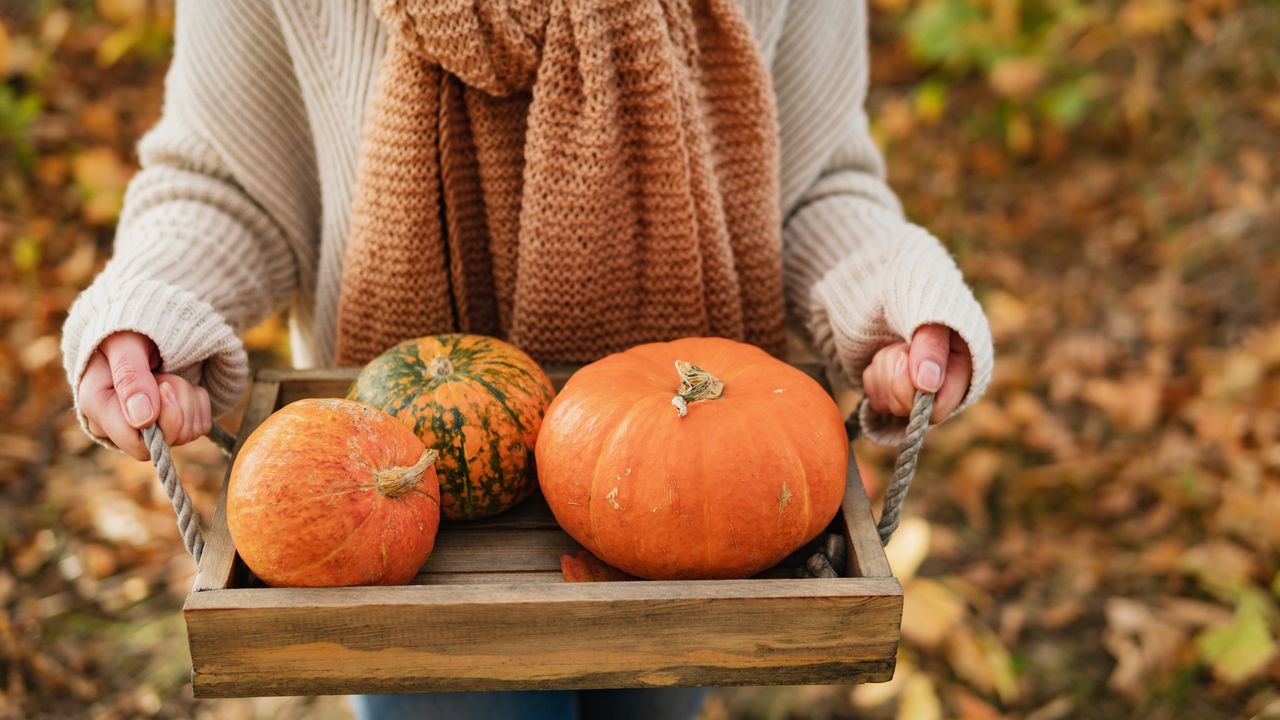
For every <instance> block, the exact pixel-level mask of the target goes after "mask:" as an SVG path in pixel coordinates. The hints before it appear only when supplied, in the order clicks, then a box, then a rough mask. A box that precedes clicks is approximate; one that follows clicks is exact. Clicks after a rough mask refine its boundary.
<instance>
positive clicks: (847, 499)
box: [840, 446, 893, 578]
mask: <svg viewBox="0 0 1280 720" xmlns="http://www.w3.org/2000/svg"><path fill="white" fill-rule="evenodd" d="M840 513H841V514H842V515H844V540H845V543H846V545H847V547H848V548H849V553H848V561H847V562H848V567H847V568H846V569H845V571H846V572H847V573H848V574H849V576H850V577H867V578H871V577H890V576H892V575H893V573H892V572H891V571H890V569H889V558H888V557H886V556H885V554H884V546H883V545H881V544H880V534H879V533H878V532H876V520H875V518H874V517H873V516H872V515H871V502H870V501H869V500H867V490H866V488H864V487H863V486H862V476H860V475H859V474H858V462H857V460H856V459H855V458H854V457H853V450H852V446H851V447H850V450H849V472H848V474H847V475H846V476H845V483H844V500H843V501H842V502H841V504H840Z"/></svg>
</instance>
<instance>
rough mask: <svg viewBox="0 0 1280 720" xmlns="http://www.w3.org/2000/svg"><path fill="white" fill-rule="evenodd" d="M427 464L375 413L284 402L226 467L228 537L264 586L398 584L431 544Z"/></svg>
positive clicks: (433, 509)
mask: <svg viewBox="0 0 1280 720" xmlns="http://www.w3.org/2000/svg"><path fill="white" fill-rule="evenodd" d="M435 458H436V452H435V451H434V450H430V449H428V448H427V447H426V446H424V445H423V444H422V441H421V440H419V439H418V438H417V437H416V436H415V435H414V434H413V431H412V430H410V429H409V428H407V427H405V425H404V423H401V422H400V421H398V420H396V419H395V418H393V417H391V416H390V415H388V414H386V413H384V412H382V411H381V410H378V409H376V408H372V407H369V406H367V405H364V404H361V403H357V402H352V401H350V400H337V399H315V398H312V399H307V400H299V401H297V402H295V403H291V404H289V405H286V406H285V407H283V408H281V409H280V410H278V411H276V412H275V413H274V414H272V415H271V417H269V418H267V419H266V420H265V421H264V422H263V423H262V424H261V425H259V426H258V427H257V429H255V430H254V431H253V433H251V434H250V435H249V437H248V439H246V440H245V443H244V447H242V448H241V449H240V453H239V454H238V455H237V456H236V461H235V464H234V465H233V466H232V468H231V480H230V486H229V488H228V490H227V524H228V525H229V526H230V529H231V540H232V542H233V543H234V544H235V546H236V550H237V551H238V552H239V553H240V557H241V558H243V559H244V561H245V564H246V565H248V566H249V569H250V570H253V572H254V574H256V575H257V576H258V577H259V578H261V579H262V581H263V582H265V583H267V584H268V585H271V586H276V587H303V586H339V585H403V584H405V583H407V582H409V580H411V579H412V578H413V576H414V575H416V574H417V572H418V570H419V569H420V568H421V567H422V565H423V563H425V562H426V561H427V557H428V556H429V555H430V554H431V548H432V546H433V545H434V544H435V537H436V529H437V527H438V526H439V523H440V485H439V481H438V480H437V479H436V471H435V468H434V467H432V465H433V463H434V462H435Z"/></svg>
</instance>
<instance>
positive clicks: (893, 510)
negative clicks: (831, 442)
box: [845, 391, 933, 545]
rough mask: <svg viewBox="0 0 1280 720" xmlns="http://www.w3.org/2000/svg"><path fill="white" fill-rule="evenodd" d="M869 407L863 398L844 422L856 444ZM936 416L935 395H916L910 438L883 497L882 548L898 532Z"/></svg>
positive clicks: (879, 524)
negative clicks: (931, 419)
mask: <svg viewBox="0 0 1280 720" xmlns="http://www.w3.org/2000/svg"><path fill="white" fill-rule="evenodd" d="M866 403H867V400H866V399H865V398H863V400H862V403H861V404H859V405H858V407H857V409H855V410H854V411H853V414H852V415H850V416H849V419H848V420H845V429H847V430H848V431H849V439H850V440H854V439H856V438H857V437H858V436H859V435H861V434H862V426H861V424H860V423H859V422H858V418H859V416H860V414H861V412H862V406H863V405H865V404H866ZM931 415H933V393H924V392H919V391H916V399H915V404H914V405H912V407H911V418H910V419H909V420H908V421H907V436H906V438H905V439H904V440H903V441H902V447H901V449H899V450H898V459H897V460H895V461H894V463H893V478H892V479H891V480H890V481H889V488H888V490H886V491H885V494H884V511H883V512H881V513H880V522H879V523H877V524H876V531H877V532H879V533H880V542H881V544H884V545H888V544H889V538H890V537H892V536H893V531H894V530H897V529H898V524H899V523H900V522H901V521H902V504H903V503H904V502H906V499H907V491H908V490H910V489H911V480H912V478H914V477H915V474H916V461H917V460H918V459H919V457H920V448H921V447H922V446H923V445H924V436H925V433H926V432H928V430H929V417H930V416H931Z"/></svg>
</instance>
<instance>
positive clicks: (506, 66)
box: [63, 0, 993, 717]
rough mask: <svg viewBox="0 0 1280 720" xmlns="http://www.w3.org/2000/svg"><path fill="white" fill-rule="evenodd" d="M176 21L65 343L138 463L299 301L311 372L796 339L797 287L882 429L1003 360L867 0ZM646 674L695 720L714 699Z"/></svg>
mask: <svg viewBox="0 0 1280 720" xmlns="http://www.w3.org/2000/svg"><path fill="white" fill-rule="evenodd" d="M176 18H177V23H176V44H175V55H174V60H173V65H172V68H171V70H170V72H169V75H168V78H167V82H166V97H165V106H164V112H163V117H162V119H161V121H160V122H159V124H158V125H157V126H156V127H155V128H154V129H153V130H152V131H151V132H150V133H149V134H148V135H147V137H146V138H144V140H143V141H142V143H141V145H140V151H139V153H140V156H141V160H142V166H143V169H142V171H141V172H140V173H139V174H138V175H137V176H136V177H135V178H134V180H133V182H132V183H131V184H130V187H129V192H128V196H127V199H126V203H125V209H124V212H123V214H122V216H121V220H120V226H119V231H118V235H117V239H116V250H115V256H114V258H113V259H112V261H111V262H110V263H109V264H108V266H107V267H106V269H105V270H104V271H103V272H102V274H101V275H100V276H99V277H98V278H97V279H96V280H95V282H94V283H93V284H92V285H91V286H90V287H89V288H88V289H87V290H86V291H85V292H84V293H83V294H82V295H81V297H80V298H79V300H78V301H77V302H76V304H75V306H74V307H73V308H72V311H71V313H70V315H69V317H68V319H67V323H66V326H65V328H64V338H63V351H64V356H65V365H66V369H67V373H68V378H69V380H70V383H71V386H72V388H73V390H74V394H75V401H76V407H77V411H78V413H79V415H80V418H81V420H82V422H83V424H84V426H85V429H86V431H87V432H88V433H90V434H91V435H92V436H93V437H95V438H97V439H98V440H100V441H101V442H103V443H105V444H110V445H114V446H116V447H119V448H120V449H122V450H124V451H125V452H128V453H129V454H131V455H133V456H134V457H137V458H139V459H145V458H146V457H147V450H146V448H145V447H144V446H143V444H142V442H141V440H140V438H139V434H138V429H139V428H142V427H145V426H147V425H149V424H151V423H153V422H156V421H157V420H158V421H159V424H160V426H161V428H162V429H163V431H164V433H165V437H166V438H167V439H168V440H169V441H170V442H171V443H174V444H181V443H184V442H188V441H190V440H192V439H194V438H196V437H199V436H200V435H202V434H203V433H204V432H206V431H207V430H208V428H209V425H210V421H211V417H212V416H215V415H217V414H219V413H221V412H223V411H225V410H227V409H228V408H230V407H231V406H232V405H233V404H234V403H235V402H236V400H237V399H238V398H239V397H240V395H241V393H242V391H243V388H244V385H245V381H246V375H247V362H246V357H245V352H244V349H243V347H242V345H241V343H240V341H239V340H238V338H237V333H238V332H241V331H243V330H244V329H246V328H248V327H250V326H252V325H253V324H255V323H256V322H258V321H259V320H260V319H261V318H263V317H264V316H265V315H267V314H268V313H270V312H272V311H274V310H276V309H278V308H281V307H284V306H286V305H287V306H288V307H289V311H290V313H289V317H290V324H291V331H292V339H293V354H294V358H295V363H296V364H298V365H299V366H331V365H339V364H340V365H355V364H359V363H361V362H364V361H365V360H367V359H369V358H370V357H372V355H374V354H376V353H377V351H378V350H380V349H381V348H384V347H387V346H389V345H390V344H392V343H394V342H395V341H397V340H400V339H403V338H405V337H413V336H416V335H421V334H427V333H431V332H441V331H448V330H462V331H467V332H483V333H486V334H494V335H501V336H505V337H507V338H509V339H511V340H513V341H515V342H516V343H517V344H519V345H520V346H522V347H524V348H525V349H526V350H528V351H530V353H531V354H532V355H533V356H535V357H537V358H538V359H541V360H557V361H579V362H580V361H588V360H591V359H594V358H595V357H599V356H601V355H603V354H607V353H608V352H611V351H614V350H618V349H622V348H624V347H626V346H628V345H631V344H635V343H637V342H642V341H646V340H658V339H666V338H671V337H677V336H683V335H724V336H729V337H736V338H738V339H742V340H746V341H748V342H753V343H755V344H758V345H761V346H763V347H766V348H767V349H770V350H772V351H775V352H779V353H780V352H782V351H783V347H782V344H783V343H782V340H783V329H784V314H783V309H784V307H785V308H786V310H787V311H788V313H787V314H788V317H789V319H790V320H792V321H795V322H796V323H797V324H799V325H800V326H801V327H802V328H803V330H805V331H806V332H807V334H808V335H809V338H810V339H811V340H812V341H813V343H814V344H815V346H816V347H817V349H818V350H819V351H820V352H821V353H822V354H823V355H824V356H825V358H826V359H827V360H828V361H829V362H830V363H832V365H833V366H834V367H837V368H839V369H841V370H842V371H843V372H845V373H847V375H848V377H849V378H850V380H851V381H853V383H854V384H855V385H857V386H859V387H861V388H862V389H863V390H864V391H865V393H866V396H867V398H868V401H869V402H868V403H866V404H864V407H863V409H862V411H861V415H862V417H861V419H862V423H863V426H864V428H865V429H866V431H867V434H868V435H869V436H870V437H871V438H872V439H873V440H876V441H878V442H883V443H892V442H894V441H895V440H897V439H898V438H899V437H901V433H902V430H903V427H904V425H905V416H906V415H907V414H908V413H909V410H910V407H911V404H912V397H913V395H914V393H915V391H916V390H917V389H918V390H923V391H927V392H936V393H937V401H936V405H935V410H934V415H933V420H934V421H935V422H939V421H941V420H943V419H944V418H946V417H947V416H948V415H950V414H952V413H954V412H956V411H958V410H960V409H963V408H964V407H967V406H968V405H969V404H971V403H973V402H974V401H975V400H976V399H977V398H978V397H979V396H980V395H981V394H982V392H983V390H984V389H985V387H986V385H987V383H988V381H989V379H990V375H991V368H992V362H993V353H992V347H991V338H990V332H989V329H988V327H987V323H986V319H985V317H984V316H983V313H982V310H981V308H980V307H979V305H978V304H977V302H976V301H975V300H974V298H973V295H972V293H971V292H970V290H969V289H968V287H967V286H966V285H965V283H964V280H963V278H962V277H961V276H960V273H959V271H958V270H957V268H956V266H955V264H954V262H953V261H952V260H951V258H950V257H949V256H948V254H947V253H946V251H945V250H944V249H943V248H942V246H941V245H940V244H939V243H938V241H937V240H936V239H934V238H933V237H932V236H930V235H929V234H928V233H927V232H926V231H925V230H923V229H922V228H920V227H918V226H915V225H913V224H911V223H909V222H908V221H907V220H905V219H904V218H903V216H902V211H901V208H900V206H899V204H898V201H897V199H896V197H895V196H894V195H893V193H892V191H891V190H890V189H889V188H888V186H887V185H886V184H885V182H884V167H883V162H882V160H881V157H880V155H879V153H878V151H877V149H876V147H875V145H874V143H873V142H872V140H871V137H870V135H869V133H868V128H867V118H866V114H865V111H864V109H863V102H864V99H865V95H866V89H867V88H866V86H867V50H866V36H867V32H866V17H865V7H864V6H863V4H862V3H860V2H850V1H848V0H825V1H818V0H806V1H805V2H787V1H785V0H778V1H776V2H772V1H769V0H739V1H738V2H735V1H734V0H618V1H615V2H605V1H604V0H576V1H575V0H509V1H508V2H499V1H498V0H435V1H434V2H432V1H430V0H400V1H396V0H374V1H373V2H372V3H370V0H277V1H276V2H274V3H263V2H257V1H256V0H224V1H223V2H217V3H207V2H196V1H194V0H191V1H189V2H185V3H184V2H179V7H178V10H177V15H176ZM537 697H539V698H542V700H543V701H545V702H550V703H553V704H554V703H568V705H564V706H563V707H568V706H570V705H575V704H576V703H584V707H585V703H588V702H596V701H598V700H600V697H602V696H593V697H592V698H587V697H582V698H575V697H572V696H564V695H554V694H553V695H547V694H542V695H539V696H537ZM604 697H606V702H607V701H608V700H607V697H608V696H604ZM612 697H618V696H616V695H615V696H612ZM636 697H637V696H634V695H633V696H631V697H629V699H628V700H626V703H627V704H629V705H630V706H631V707H642V706H643V702H645V701H642V700H637V699H636ZM638 697H642V698H643V697H648V698H656V700H654V702H662V701H663V698H666V700H667V701H668V702H675V705H667V706H666V710H663V711H662V714H663V715H664V716H672V717H675V716H679V714H680V712H683V711H679V712H678V711H677V710H675V709H673V708H675V707H676V706H678V705H679V704H680V702H684V701H682V700H679V697H684V698H685V699H686V700H688V698H693V701H696V700H697V699H698V698H700V697H701V696H700V695H696V694H694V695H690V694H687V693H686V694H684V695H683V696H677V695H672V694H667V695H662V694H661V693H656V694H655V693H650V694H648V695H644V694H643V693H641V694H640V695H639V696H638ZM486 698H487V699H486ZM513 698H515V699H513ZM547 698H560V699H558V700H547ZM566 698H568V699H566ZM672 698H676V700H674V701H673V700H672ZM517 700H518V704H519V705H520V706H521V707H526V708H528V707H533V705H531V704H530V702H529V699H528V698H523V699H521V698H516V696H512V695H505V696H504V695H490V696H485V697H482V698H474V697H471V698H466V697H464V698H457V697H452V698H446V697H445V696H435V697H431V696H427V697H425V698H416V699H415V698H413V697H407V698H399V699H396V702H398V703H399V705H396V707H400V708H401V709H403V708H404V707H406V706H405V705H404V703H406V702H407V703H410V704H411V705H410V706H409V707H410V708H411V709H409V710H408V711H407V712H410V713H414V714H418V715H421V714H422V713H427V712H446V710H445V709H444V708H445V707H446V706H445V703H446V702H449V703H453V702H455V701H456V702H460V703H463V706H465V707H472V708H479V707H481V706H478V705H469V704H467V703H473V702H490V703H493V702H508V701H510V702H516V701H517ZM412 703H418V704H417V705H412ZM433 703H434V704H433ZM536 704H537V703H534V705H536ZM463 706H457V705H449V708H450V709H449V710H448V711H447V712H449V713H450V714H453V715H456V714H457V713H458V712H462V711H463V710H460V709H459V708H460V707H463ZM357 707H358V708H361V709H362V712H364V713H365V714H370V715H372V714H375V713H377V712H389V710H388V708H389V707H390V706H389V705H387V704H386V703H385V702H384V701H382V700H378V699H377V698H365V699H362V700H359V701H358V702H357ZM431 707H435V708H437V709H436V710H430V709H429V708H431ZM483 707H486V708H488V710H487V711H486V712H494V711H495V710H494V707H495V706H493V705H488V706H483ZM556 707H559V708H561V709H560V710H557V709H554V708H553V709H552V710H549V711H548V712H552V713H559V712H560V711H561V710H562V709H563V707H561V706H560V705H556ZM413 708H416V709H413ZM424 708H426V709H424ZM475 711H476V712H481V710H478V709H477V710H475ZM531 712H532V711H531ZM650 716H652V715H650Z"/></svg>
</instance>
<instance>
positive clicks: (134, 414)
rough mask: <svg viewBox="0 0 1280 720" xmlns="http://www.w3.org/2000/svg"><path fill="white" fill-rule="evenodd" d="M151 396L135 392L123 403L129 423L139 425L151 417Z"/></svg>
mask: <svg viewBox="0 0 1280 720" xmlns="http://www.w3.org/2000/svg"><path fill="white" fill-rule="evenodd" d="M152 409H153V408H152V407H151V398H149V397H147V396H146V395H145V394H144V393H137V394H135V395H133V396H132V397H130V398H129V399H128V400H126V401H125V403H124V414H125V415H128V416H129V424H130V425H134V426H137V425H141V424H142V423H144V422H146V421H147V420H148V419H149V418H150V417H151V411H152Z"/></svg>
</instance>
